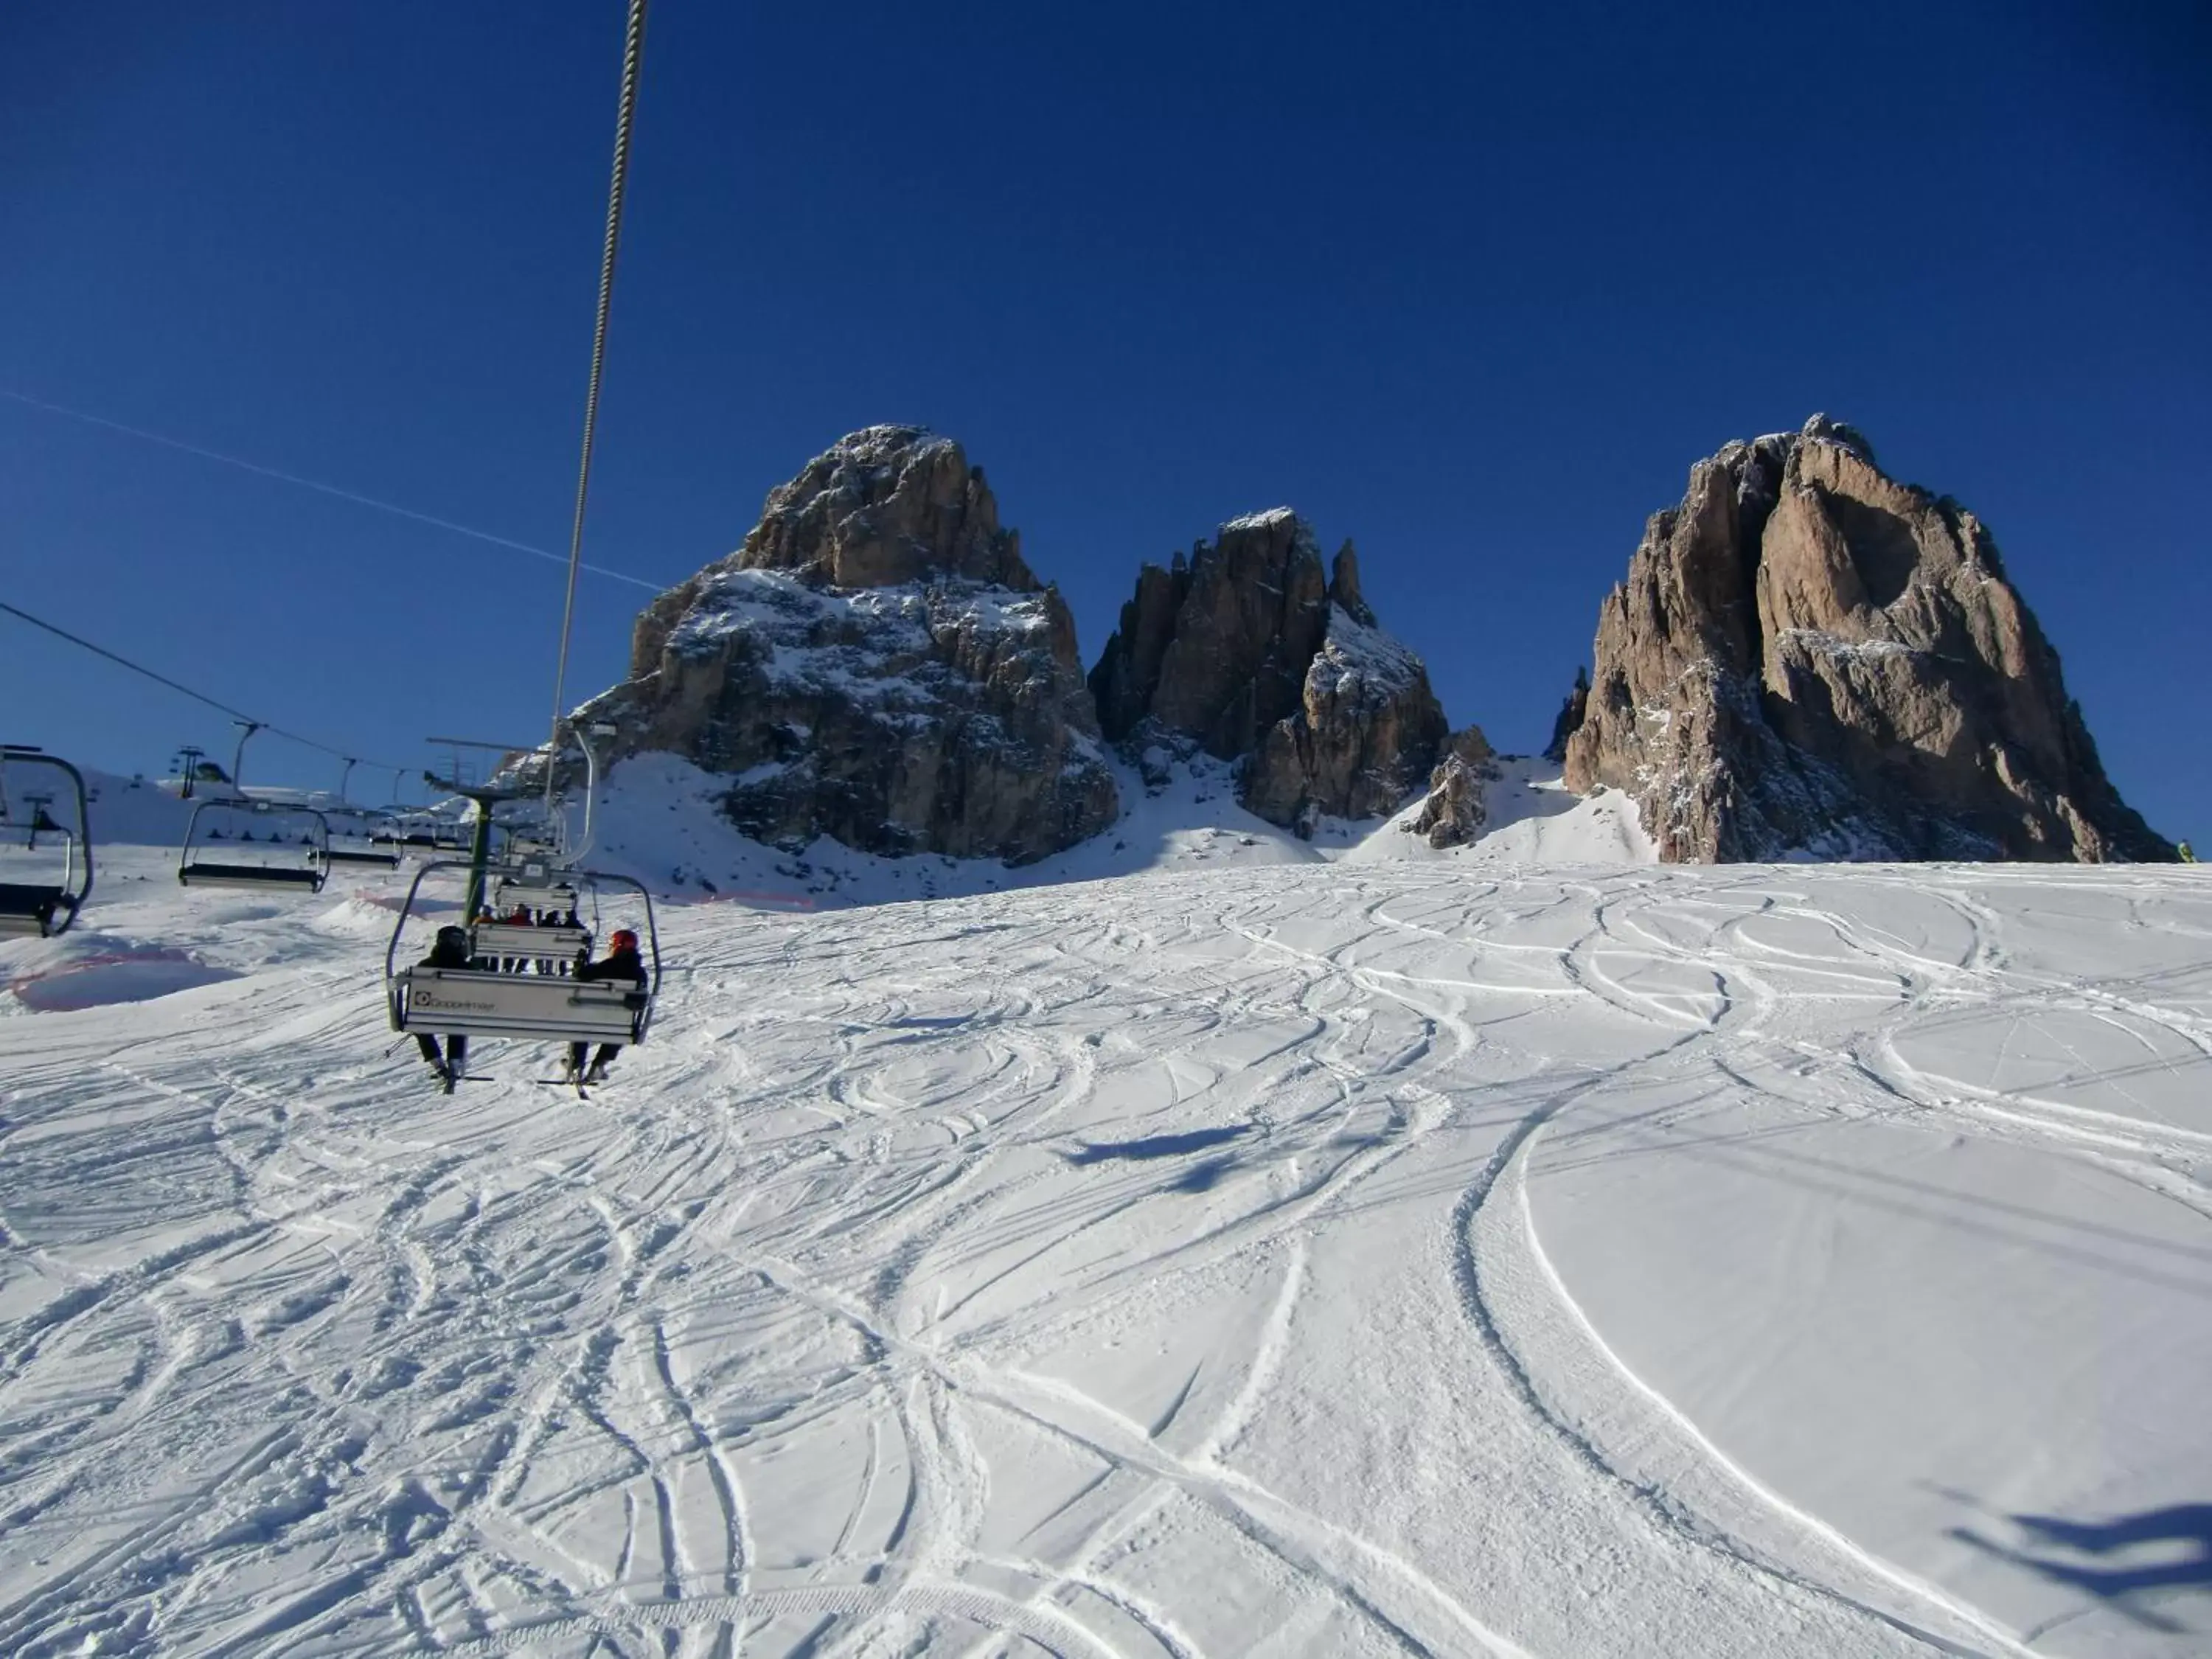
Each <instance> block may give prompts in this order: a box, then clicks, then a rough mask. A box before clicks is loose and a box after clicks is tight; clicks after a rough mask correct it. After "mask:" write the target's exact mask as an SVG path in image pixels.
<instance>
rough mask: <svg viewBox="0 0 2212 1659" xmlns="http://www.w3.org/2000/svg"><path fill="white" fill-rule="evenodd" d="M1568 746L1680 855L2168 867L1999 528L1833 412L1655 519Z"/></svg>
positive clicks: (1580, 776)
mask: <svg viewBox="0 0 2212 1659" xmlns="http://www.w3.org/2000/svg"><path fill="white" fill-rule="evenodd" d="M1565 757H1566V777H1567V782H1568V785H1569V787H1571V788H1574V789H1576V790H1578V791H1582V792H1585V793H1586V792H1588V791H1589V790H1591V789H1594V788H1596V787H1600V786H1602V785H1612V786H1613V787H1617V788H1620V789H1623V790H1626V791H1627V792H1628V793H1630V794H1632V795H1633V796H1634V797H1636V799H1637V801H1638V807H1639V810H1640V811H1641V814H1642V817H1643V822H1644V829H1645V830H1646V831H1647V832H1648V833H1649V834H1650V836H1651V837H1652V839H1653V840H1654V842H1656V843H1657V845H1658V847H1659V849H1660V855H1661V857H1662V859H1664V860H1668V862H1674V863H1707V862H1729V861H1732V860H1763V859H1775V858H1784V857H1788V856H1791V855H1800V856H1803V855H1810V856H1813V857H1817V858H1831V859H1853V858H1857V859H1928V858H2014V859H2045V860H2081V861H2083V862H2101V861H2104V860H2112V859H2130V860H2164V859H2170V858H2172V856H2173V849H2172V846H2171V845H2170V844H2169V843H2167V842H2165V841H2164V840H2162V839H2161V838H2160V837H2159V836H2156V835H2155V834H2154V833H2153V832H2152V831H2151V829H2149V827H2148V825H2146V824H2145V823H2144V822H2143V821H2142V817H2140V816H2139V815H2137V814H2136V812H2135V811H2132V810H2131V809H2130V808H2129V807H2128V806H2127V805H2126V804H2125V803H2124V802H2123V801H2122V800H2121V799H2120V798H2119V795H2118V792H2117V791H2116V790H2114V789H2113V787H2112V784H2111V782H2110V781H2108V780H2107V779H2106V776H2105V773H2104V768H2103V766H2102V765H2101V764H2100V762H2099V760H2098V758H2097V750H2096V745H2095V744H2094V743H2093V742H2092V741H2091V739H2090V737H2089V733H2088V731H2087V727H2086V726H2084V725H2083V723H2082V720H2081V711H2080V709H2079V708H2077V707H2076V706H2075V704H2074V703H2073V702H2071V701H2070V700H2069V698H2068V697H2067V695H2066V689H2065V684H2064V682H2063V679H2062V678H2061V677H2060V673H2059V665H2058V656H2057V652H2055V651H2054V650H2052V648H2051V646H2050V644H2049V642H2048V641H2046V640H2045V638H2044V635H2043V631H2042V629H2040V628H2039V626H2038V625H2037V623H2036V620H2035V617H2034V616H2033V613H2032V612H2031V611H2029V610H2028V608H2027V605H2026V603H2025V602H2024V601H2023V600H2022V599H2021V597H2020V595H2019V594H2018V593H2017V592H2015V590H2014V588H2013V587H2012V586H2011V584H2010V583H2009V582H2008V581H2007V580H2006V579H2005V574H2004V568H2003V565H2002V562H2001V561H2000V559H1999V557H1998V554H1997V550H1996V543H1995V542H1994V541H1993V540H1992V539H1991V538H1990V534H1989V532H1988V531H1987V530H1985V529H1984V527H1983V526H1982V524H1981V523H1980V521H1979V520H1977V519H1976V518H1975V517H1974V516H1973V514H1972V513H1969V512H1967V511H1966V510H1965V509H1964V508H1963V507H1960V506H1959V505H1958V504H1957V503H1956V502H1954V501H1950V500H1949V499H1948V498H1939V497H1936V496H1932V495H1929V494H1928V493H1927V492H1926V491H1925V490H1923V489H1918V488H1917V487H1915V486H1912V485H1909V484H1900V483H1896V482H1894V481H1893V480H1892V479H1891V478H1890V477H1888V476H1887V474H1885V473H1884V472H1883V471H1881V468H1880V467H1879V466H1877V465H1875V459H1874V453H1873V450H1872V448H1871V447H1870V446H1869V444H1868V443H1867V441H1866V440H1865V439H1864V438H1863V437H1862V436H1861V435H1859V434H1858V433H1857V432H1856V431H1854V430H1853V429H1852V428H1850V427H1847V426H1844V425H1842V424H1841V423H1839V422H1832V421H1830V420H1828V419H1827V418H1826V416H1819V415H1816V416H1814V417H1813V418H1812V419H1811V420H1809V421H1808V422H1806V423H1805V427H1804V428H1803V430H1802V431H1801V432H1797V433H1794V434H1785V435H1773V436H1769V437H1764V438H1760V439H1759V440H1758V441H1755V442H1753V443H1741V442H1739V443H1732V444H1729V446H1728V447H1726V448H1724V449H1723V450H1722V451H1721V452H1720V453H1718V454H1717V455H1715V456H1712V457H1711V458H1710V459H1705V460H1703V461H1700V462H1699V463H1698V465H1696V466H1694V467H1693V468H1692V469H1691V472H1690V483H1689V489H1688V490H1687V492H1686V494H1685V495H1684V496H1683V498H1682V501H1681V504H1680V506H1678V507H1674V508H1672V509H1670V510H1668V511H1667V512H1664V513H1657V514H1655V515H1654V516H1653V518H1652V519H1651V520H1650V523H1649V524H1648V525H1647V526H1645V529H1644V539H1643V542H1642V544H1640V545H1639V546H1638V548H1637V550H1636V555H1635V556H1634V558H1633V559H1632V560H1631V562H1630V564H1629V570H1628V580H1626V583H1624V584H1623V585H1622V586H1618V587H1615V588H1614V589H1613V592H1612V593H1611V594H1610V595H1608V596H1607V599H1606V601H1605V604H1604V606H1603V609H1602V610H1601V612H1600V615H1599V620H1598V633H1597V645H1596V673H1595V678H1594V682H1593V684H1592V685H1591V688H1590V690H1589V696H1588V700H1587V705H1586V708H1584V710H1583V717H1582V720H1581V721H1580V723H1579V725H1578V726H1577V727H1576V729H1575V730H1574V732H1573V733H1572V735H1571V737H1570V738H1568V740H1567V744H1566V749H1565Z"/></svg>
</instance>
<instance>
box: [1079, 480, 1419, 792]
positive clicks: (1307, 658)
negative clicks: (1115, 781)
mask: <svg viewBox="0 0 2212 1659" xmlns="http://www.w3.org/2000/svg"><path fill="white" fill-rule="evenodd" d="M1091 690H1092V692H1093V694H1094V695H1095V696H1096V697H1097V705H1098V718H1099V723H1100V726H1101V727H1102V729H1103V731H1104V732H1105V734H1106V736H1107V738H1109V739H1110V740H1112V741H1114V742H1116V743H1119V744H1121V745H1123V747H1124V748H1125V749H1127V750H1128V751H1129V752H1130V753H1131V754H1132V755H1133V757H1137V758H1139V760H1140V762H1142V761H1144V758H1145V757H1146V755H1147V754H1148V753H1149V754H1150V755H1152V757H1153V758H1152V761H1150V762H1149V763H1147V764H1149V765H1153V766H1156V765H1157V764H1158V756H1159V755H1160V754H1161V753H1163V752H1176V751H1181V752H1188V751H1189V750H1191V749H1193V748H1196V749H1199V750H1204V751H1205V752H1206V753H1207V754H1210V755H1212V756H1214V757H1218V758H1219V759H1222V760H1231V761H1239V762H1241V763H1242V765H1241V769H1240V773H1239V780H1238V793H1239V795H1240V798H1241V799H1243V803H1244V805H1246V806H1247V807H1249V809H1250V810H1251V811H1254V812H1255V813H1257V814H1258V815H1259V816H1260V817H1263V818H1266V819H1267V820H1268V821H1269V822H1271V823H1280V824H1287V825H1292V826H1299V827H1306V828H1310V826H1311V824H1312V823H1313V822H1314V820H1315V819H1316V817H1318V816H1320V815H1322V814H1328V815H1331V816H1334V817H1374V816H1376V815H1378V814H1381V813H1387V812H1390V811H1395V810H1396V809H1397V808H1398V807H1399V806H1400V805H1401V804H1402V803H1403V802H1404V801H1405V799H1406V797H1407V795H1408V794H1409V793H1411V792H1412V791H1413V789H1415V788H1417V787H1419V784H1420V782H1421V781H1422V780H1423V778H1425V776H1426V775H1427V774H1428V771H1429V769H1430V766H1431V763H1433V762H1434V761H1435V759H1436V757H1437V746H1438V744H1440V743H1441V742H1442V741H1443V738H1444V736H1445V733H1446V730H1447V728H1446V725H1445V721H1444V717H1443V709H1442V708H1439V707H1438V706H1437V700H1436V696H1435V695H1434V694H1433V693H1432V692H1431V690H1430V689H1429V678H1428V671H1427V669H1426V668H1425V666H1424V665H1422V662H1421V659H1419V657H1417V656H1415V655H1414V654H1413V653H1412V652H1411V651H1409V650H1407V648H1406V647H1404V646H1402V645H1401V644H1399V643H1398V642H1397V641H1395V640H1394V639H1392V638H1391V637H1390V636H1389V635H1387V634H1385V633H1383V631H1382V629H1380V628H1379V627H1377V626H1376V621H1375V615H1374V612H1373V611H1370V610H1369V609H1368V606H1367V602H1366V599H1364V596H1363V595H1362V594H1361V592H1360V589H1359V561H1358V556H1357V555H1356V554H1355V553H1354V552H1353V551H1352V545H1351V544H1350V543H1348V542H1347V543H1346V544H1345V545H1344V548H1343V549H1342V550H1340V552H1339V553H1338V554H1337V556H1336V559H1335V562H1334V565H1333V566H1332V568H1331V570H1330V572H1329V574H1328V576H1326V577H1324V576H1323V574H1322V561H1321V550H1320V547H1319V545H1318V544H1317V543H1316V540H1315V538H1314V533H1313V530H1312V527H1311V526H1309V525H1308V524H1307V523H1306V522H1305V520H1303V519H1301V518H1299V517H1298V516H1297V514H1296V513H1292V512H1291V510H1290V509H1289V508H1288V507H1277V508H1275V509H1274V510H1273V512H1269V513H1254V514H1252V515H1251V516H1249V517H1247V518H1243V519H1237V520H1232V521H1231V522H1230V523H1228V524H1225V525H1224V526H1221V529H1220V532H1219V534H1218V536H1217V538H1215V540H1214V543H1213V544H1212V546H1208V545H1207V544H1206V543H1205V542H1203V541H1201V542H1200V543H1199V544H1198V545H1197V546H1196V547H1195V548H1194V549H1193V550H1192V551H1191V554H1190V556H1188V558H1185V557H1184V556H1182V554H1180V553H1178V554H1176V556H1175V559H1174V561H1173V562H1172V563H1171V564H1170V565H1169V566H1168V567H1167V568H1161V567H1160V566H1158V565H1156V564H1147V565H1146V566H1145V567H1144V568H1142V570H1140V571H1139V574H1138V577H1137V590H1136V592H1135V594H1134V596H1133V597H1132V598H1131V599H1130V600H1129V602H1128V603H1127V605H1123V606H1122V607H1121V627H1120V629H1117V630H1116V631H1115V635H1114V636H1113V638H1112V639H1110V640H1109V641H1107V644H1106V649H1105V652H1104V653H1103V655H1101V656H1100V658H1099V659H1098V663H1097V666H1096V667H1094V668H1093V669H1092V670H1091Z"/></svg>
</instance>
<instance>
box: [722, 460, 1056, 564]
mask: <svg viewBox="0 0 2212 1659" xmlns="http://www.w3.org/2000/svg"><path fill="white" fill-rule="evenodd" d="M735 563H736V565H737V568H739V569H744V570H783V571H788V572H790V573H791V574H793V575H795V576H797V577H799V580H802V581H805V582H809V583H811V584H813V585H816V586H829V587H888V586H893V585H895V584H897V583H901V582H911V581H920V580H926V579H928V578H930V577H934V576H957V577H964V578H966V579H967V580H970V581H980V582H990V583H994V584H996V585H997V586H1001V587H1010V588H1013V589H1016V590H1018V591H1020V592H1030V591H1032V590H1034V589H1035V588H1036V586H1037V585H1038V584H1037V580H1036V576H1034V575H1033V574H1030V568H1029V567H1028V566H1027V565H1026V564H1024V562H1022V555H1021V540H1020V538H1019V537H1018V536H1017V535H1016V534H1015V532H1012V531H1011V530H1007V529H1004V528H1002V527H1001V526H1000V523H999V504H998V502H997V501H996V500H995V499H994V497H993V496H992V494H991V491H990V488H989V486H988V485H987V484H986V483H984V482H983V469H982V468H981V467H980V466H970V465H969V464H968V458H967V455H966V454H965V453H963V451H962V449H961V447H960V446H959V445H958V444H957V443H956V442H954V441H952V440H951V439H950V438H944V437H939V436H938V435H936V434H934V433H933V432H930V431H928V430H927V429H926V428H921V427H918V426H872V427H866V428H862V429H861V430H860V431H858V432H854V433H851V434H848V435H847V436H845V437H842V438H840V439H839V440H838V441H836V443H834V444H832V445H831V446H830V447H829V448H828V449H826V450H824V451H823V453H821V454H819V455H817V456H816V457H815V458H814V459H812V460H811V461H809V462H808V463H807V464H806V466H805V469H804V470H803V471H801V472H800V473H799V476H798V477H795V478H793V479H792V480H791V482H790V483H785V484H779V485H778V486H777V487H776V488H775V489H772V490H770V491H769V497H768V504H767V506H766V507H764V508H763V510H762V513H761V520H760V523H759V524H758V525H757V526H754V529H753V532H752V533H751V534H750V535H749V536H747V537H746V538H745V541H744V546H743V547H742V548H740V549H739V550H738V553H737V556H736V558H735Z"/></svg>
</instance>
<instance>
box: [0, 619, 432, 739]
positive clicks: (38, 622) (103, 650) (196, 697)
mask: <svg viewBox="0 0 2212 1659" xmlns="http://www.w3.org/2000/svg"><path fill="white" fill-rule="evenodd" d="M0 611H6V612H7V613H8V614H9V616H11V617H18V618H20V619H21V620H22V621H24V622H27V623H30V624H31V626H32V627H33V628H38V629H45V630H46V632H47V633H49V634H51V635H53V636H54V637H55V638H56V639H58V640H67V641H69V642H70V644H71V645H74V646H76V647H80V648H81V649H82V650H86V651H89V652H91V653H92V654H93V655H94V656H95V657H105V658H106V659H107V660H108V661H110V662H112V663H114V664H116V665H118V667H123V668H127V669H129V670H130V671H131V672H132V673H134V674H143V675H144V676H145V677H146V678H148V679H149V680H152V681H153V682H154V683H155V684H156V685H166V686H167V687H168V688H169V690H172V691H175V692H179V693H181V694H182V695H183V696H187V697H190V698H191V700H192V701H193V702H204V703H205V704H206V705H207V706H208V707H209V708H213V709H215V710H216V711H218V712H219V713H222V714H228V715H229V716H230V717H231V719H233V720H243V721H244V722H245V723H246V725H248V726H253V727H255V728H256V729H258V730H259V731H263V732H274V733H276V736H278V737H280V738H284V739H286V740H287V741H288V742H291V743H296V744H301V745H302V746H303V747H305V748H308V749H313V750H318V751H319V752H320V753H322V754H325V755H335V756H336V757H337V758H338V759H340V760H349V761H354V762H356V763H359V764H360V765H362V766H366V767H369V768H371V769H374V770H376V771H379V772H386V771H389V772H407V771H412V770H413V768H412V767H405V766H394V765H393V764H392V763H391V762H390V761H380V760H370V759H369V758H368V757H366V756H362V755H354V754H349V753H348V752H347V751H346V750H343V749H333V748H331V745H330V744H326V743H317V742H316V741H315V740H314V739H313V738H303V737H301V735H300V734H299V733H298V732H288V731H286V730H285V729H284V728H283V726H278V725H276V724H275V723H274V722H272V721H270V720H257V719H255V718H254V717H253V716H252V715H251V714H247V713H246V712H245V711H244V710H243V709H240V708H232V707H231V706H230V705H229V704H228V703H227V702H218V701H217V700H216V699H215V698H213V697H210V696H208V694H207V693H206V692H204V691H195V690H192V688H191V686H189V685H185V684H183V683H182V682H180V681H178V680H173V679H171V678H169V677H168V676H167V674H162V673H157V672H155V671H154V670H153V669H151V668H149V667H147V666H146V665H144V664H143V663H137V662H133V661H131V659H130V658H128V657H125V656H122V655H119V654H118V653H115V652H112V651H110V650H109V649H108V648H107V647H106V646H104V645H94V643H93V642H92V641H90V640H88V639H83V638H81V637H79V636H78V635H75V634H72V633H70V631H69V630H68V629H65V628H57V627H56V626H55V625H54V624H53V623H50V622H47V621H46V619H45V618H44V617H34V616H33V615H32V614H31V613H30V612H29V611H24V610H21V609H20V608H19V607H17V606H15V605H9V604H8V603H7V602H6V601H5V600H0Z"/></svg>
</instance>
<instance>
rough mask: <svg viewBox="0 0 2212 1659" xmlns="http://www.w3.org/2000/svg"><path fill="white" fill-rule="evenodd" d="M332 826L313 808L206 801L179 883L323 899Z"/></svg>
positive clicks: (197, 813)
mask: <svg viewBox="0 0 2212 1659" xmlns="http://www.w3.org/2000/svg"><path fill="white" fill-rule="evenodd" d="M330 849H331V833H330V826H329V824H328V823H325V821H324V818H323V815H322V814H321V813H320V812H318V811H314V810H313V809H312V808H310V807H305V806H287V805H281V804H279V803H277V802H274V801H265V800H210V801H203V802H202V803H201V804H200V805H199V806H198V807H197V809H195V810H194V811H193V813H192V821H191V823H190V824H188V825H187V826H186V827H185V849H184V852H183V854H181V855H180V856H179V859H178V860H177V879H178V880H179V881H180V882H182V883H184V884H185V886H187V887H255V888H260V889H263V890H266V891H273V892H288V893H319V892H321V891H322V890H323V883H324V881H325V879H326V878H328V877H329V875H330V867H331V866H330Z"/></svg>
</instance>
